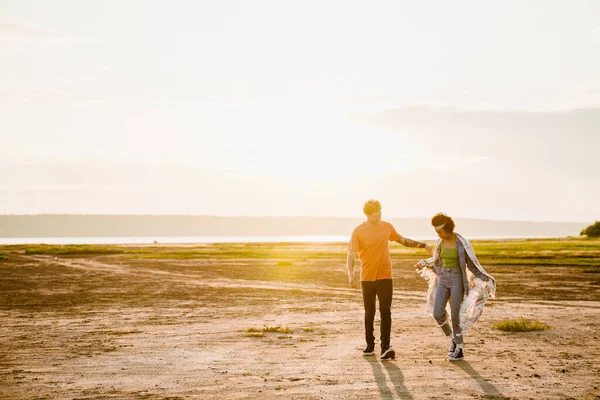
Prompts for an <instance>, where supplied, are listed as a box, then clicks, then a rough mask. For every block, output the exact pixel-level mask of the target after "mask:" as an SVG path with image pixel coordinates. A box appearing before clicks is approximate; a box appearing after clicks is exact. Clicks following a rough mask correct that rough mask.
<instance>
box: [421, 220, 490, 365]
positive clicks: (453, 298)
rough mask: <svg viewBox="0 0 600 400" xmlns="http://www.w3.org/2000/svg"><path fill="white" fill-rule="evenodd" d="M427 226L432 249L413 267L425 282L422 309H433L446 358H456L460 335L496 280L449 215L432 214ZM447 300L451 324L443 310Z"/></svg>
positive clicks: (459, 353) (477, 313) (460, 348)
mask: <svg viewBox="0 0 600 400" xmlns="http://www.w3.org/2000/svg"><path fill="white" fill-rule="evenodd" d="M431 225H433V227H434V229H435V231H436V233H437V235H438V236H439V239H438V240H437V245H436V248H435V252H434V254H433V257H431V258H429V259H427V260H421V261H419V262H418V263H417V264H416V265H415V267H416V268H417V271H419V273H420V274H421V276H423V277H424V278H426V279H427V280H428V283H429V290H428V302H427V308H426V311H427V312H428V313H431V312H432V311H433V317H434V318H435V320H436V321H437V323H438V325H439V326H440V328H442V331H443V332H444V333H445V334H446V336H448V337H450V340H451V343H450V350H449V351H448V359H449V360H450V361H458V360H462V359H463V358H464V354H463V334H464V333H466V331H467V330H468V329H469V328H470V327H471V325H472V324H473V323H474V322H475V321H476V320H477V318H479V316H480V315H481V313H482V312H483V305H484V304H485V301H486V300H487V298H488V295H491V296H492V297H494V296H495V292H496V281H495V279H494V278H493V277H492V276H491V275H489V274H488V273H487V272H485V270H484V269H483V267H482V266H481V264H479V261H477V257H476V256H475V251H474V250H473V246H471V243H469V241H468V240H467V239H465V238H464V237H462V236H461V235H459V234H458V233H455V232H454V226H455V224H454V221H453V220H452V218H450V217H449V216H447V215H446V214H442V213H440V214H436V215H434V216H433V218H432V219H431ZM423 267H428V268H427V269H426V268H423ZM470 291H471V293H469V292H470ZM449 299H450V315H451V320H452V327H450V324H449V322H448V316H447V313H446V304H447V303H448V300H449Z"/></svg>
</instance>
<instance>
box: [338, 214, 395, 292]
mask: <svg viewBox="0 0 600 400" xmlns="http://www.w3.org/2000/svg"><path fill="white" fill-rule="evenodd" d="M400 238H401V236H400V235H399V234H398V232H396V230H395V229H394V227H393V226H392V224H390V223H389V222H385V221H379V223H378V224H377V225H373V224H371V223H369V222H363V223H362V224H360V225H359V226H357V227H356V228H355V229H354V231H353V232H352V238H351V239H350V244H349V245H348V251H356V252H358V256H359V257H360V261H361V263H362V267H361V273H360V280H361V281H376V280H380V279H392V261H391V260H390V247H389V245H388V241H390V240H399V239H400Z"/></svg>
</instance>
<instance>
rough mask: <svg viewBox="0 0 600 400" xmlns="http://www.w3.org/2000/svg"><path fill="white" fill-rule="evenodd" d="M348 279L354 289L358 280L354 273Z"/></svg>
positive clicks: (356, 287)
mask: <svg viewBox="0 0 600 400" xmlns="http://www.w3.org/2000/svg"><path fill="white" fill-rule="evenodd" d="M348 280H349V282H350V286H351V287H353V288H354V289H358V280H357V279H356V277H355V276H354V275H352V276H351V277H350V278H349V279H348Z"/></svg>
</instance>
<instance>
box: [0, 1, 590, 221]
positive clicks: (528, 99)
mask: <svg viewBox="0 0 600 400" xmlns="http://www.w3.org/2000/svg"><path fill="white" fill-rule="evenodd" d="M598 49H600V3H599V2H596V1H568V2H567V1H527V2H522V1H501V2H500V1H497V2H492V1H483V2H482V1H455V2H443V1H422V2H414V1H371V2H368V3H367V2H358V1H348V0H344V1H342V0H331V1H325V0H321V1H310V0H305V1H281V0H273V1H254V0H241V1H230V0H223V1H218V2H217V1H150V0H145V1H142V0H121V1H111V0H107V1H81V0H72V1H66V0H55V1H52V2H48V1H30V0H15V1H8V0H0V140H1V143H2V146H1V147H0V199H1V200H0V214H40V213H77V214H194V215H224V216H227V215H248V216H304V215H306V216H338V217H358V216H362V204H363V203H364V202H365V201H366V200H367V199H369V198H376V199H379V200H380V201H381V202H382V204H383V213H384V218H385V217H386V216H387V217H390V218H391V217H426V216H431V215H432V214H434V213H436V212H439V211H443V212H446V213H448V214H449V215H452V216H457V217H469V218H484V219H499V220H527V221H577V222H586V221H590V222H593V221H595V220H597V219H600V202H598V201H597V199H598V198H600V166H599V165H598V163H597V161H596V163H594V162H593V160H594V157H595V156H596V154H597V150H595V149H597V148H599V145H600V73H599V72H598V71H600V51H598Z"/></svg>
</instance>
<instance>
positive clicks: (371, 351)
mask: <svg viewBox="0 0 600 400" xmlns="http://www.w3.org/2000/svg"><path fill="white" fill-rule="evenodd" d="M373 354H375V346H367V347H366V348H365V349H364V350H363V356H372V355H373Z"/></svg>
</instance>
